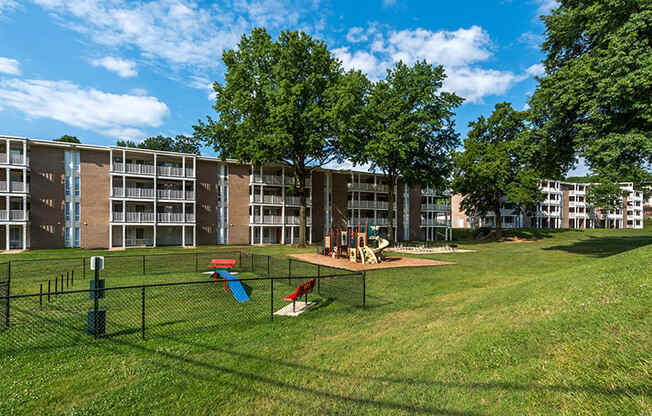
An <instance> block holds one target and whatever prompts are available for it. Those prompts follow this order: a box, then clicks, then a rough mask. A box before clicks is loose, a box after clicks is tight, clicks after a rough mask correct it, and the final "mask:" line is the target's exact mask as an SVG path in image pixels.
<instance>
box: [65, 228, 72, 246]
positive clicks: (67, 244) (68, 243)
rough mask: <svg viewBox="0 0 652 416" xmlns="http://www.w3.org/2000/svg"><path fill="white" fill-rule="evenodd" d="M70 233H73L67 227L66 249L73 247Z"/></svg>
mask: <svg viewBox="0 0 652 416" xmlns="http://www.w3.org/2000/svg"><path fill="white" fill-rule="evenodd" d="M70 232H71V229H70V227H66V236H65V238H66V243H65V245H66V247H71V245H70Z"/></svg>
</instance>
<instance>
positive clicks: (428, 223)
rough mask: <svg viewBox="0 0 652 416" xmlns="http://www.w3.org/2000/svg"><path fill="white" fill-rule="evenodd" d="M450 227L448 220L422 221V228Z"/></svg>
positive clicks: (433, 219)
mask: <svg viewBox="0 0 652 416" xmlns="http://www.w3.org/2000/svg"><path fill="white" fill-rule="evenodd" d="M449 225H450V223H449V221H446V220H443V219H442V220H440V219H435V218H432V219H422V220H421V226H429V227H448V226H449Z"/></svg>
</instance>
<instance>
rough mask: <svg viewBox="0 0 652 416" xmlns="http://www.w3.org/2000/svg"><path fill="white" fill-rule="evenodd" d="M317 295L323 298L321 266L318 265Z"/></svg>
mask: <svg viewBox="0 0 652 416" xmlns="http://www.w3.org/2000/svg"><path fill="white" fill-rule="evenodd" d="M317 293H318V294H319V296H321V265H319V264H318V265H317Z"/></svg>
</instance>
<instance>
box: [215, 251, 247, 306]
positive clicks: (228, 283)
mask: <svg viewBox="0 0 652 416" xmlns="http://www.w3.org/2000/svg"><path fill="white" fill-rule="evenodd" d="M235 265H236V260H235V259H212V260H211V264H209V265H208V267H211V268H214V269H216V270H215V272H213V280H218V276H220V277H221V278H222V279H224V291H227V290H229V289H230V290H231V293H232V294H233V297H234V298H235V300H237V301H238V302H240V303H242V302H248V301H249V295H247V291H245V289H244V287H243V286H242V282H240V279H238V278H237V277H236V276H234V275H233V274H231V273H229V272H227V271H226V270H221V269H232V268H233V267H235Z"/></svg>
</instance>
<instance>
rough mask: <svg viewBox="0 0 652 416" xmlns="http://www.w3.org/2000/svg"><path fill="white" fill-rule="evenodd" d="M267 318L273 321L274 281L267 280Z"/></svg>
mask: <svg viewBox="0 0 652 416" xmlns="http://www.w3.org/2000/svg"><path fill="white" fill-rule="evenodd" d="M269 318H270V320H272V321H274V279H269Z"/></svg>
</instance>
